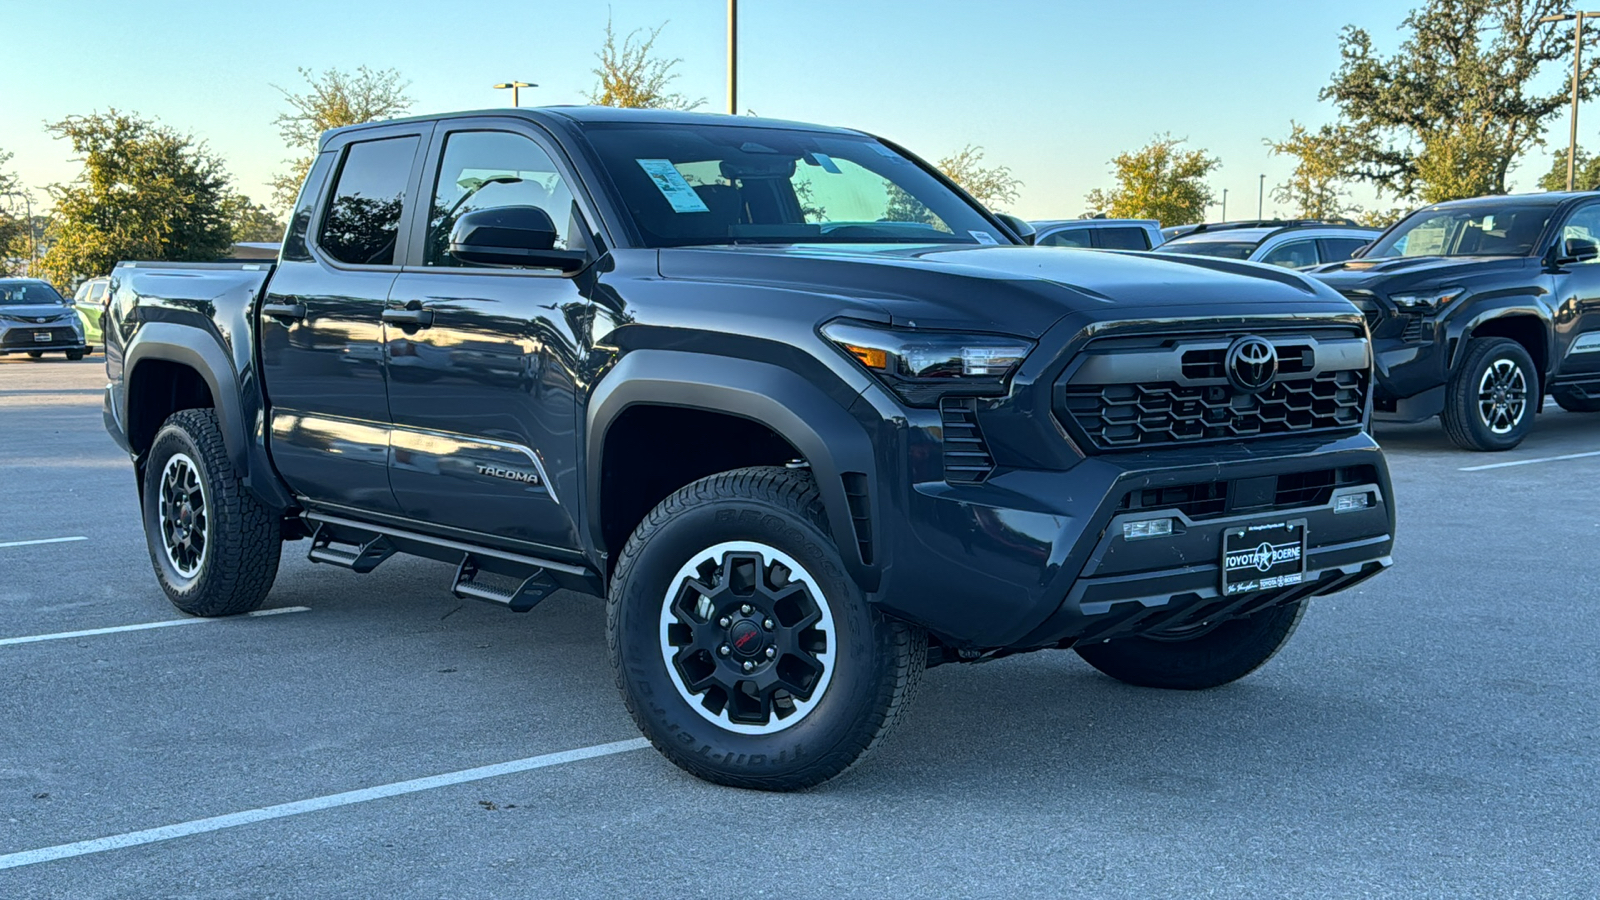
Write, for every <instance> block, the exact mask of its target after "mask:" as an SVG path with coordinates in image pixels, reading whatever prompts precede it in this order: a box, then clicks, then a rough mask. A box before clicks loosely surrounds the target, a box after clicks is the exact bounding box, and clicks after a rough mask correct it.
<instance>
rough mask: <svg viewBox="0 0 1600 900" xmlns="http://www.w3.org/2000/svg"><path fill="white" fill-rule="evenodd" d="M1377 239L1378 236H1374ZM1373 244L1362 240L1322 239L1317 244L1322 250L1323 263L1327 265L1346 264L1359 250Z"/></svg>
mask: <svg viewBox="0 0 1600 900" xmlns="http://www.w3.org/2000/svg"><path fill="white" fill-rule="evenodd" d="M1373 237H1377V235H1373ZM1369 243H1371V241H1370V240H1362V239H1361V238H1322V239H1321V240H1319V241H1317V244H1318V245H1319V246H1320V247H1321V248H1322V253H1321V256H1322V261H1323V262H1325V263H1334V262H1344V261H1345V260H1347V259H1349V258H1350V257H1352V256H1354V255H1355V252H1356V251H1357V250H1360V249H1361V248H1362V247H1365V246H1366V245H1367V244H1369Z"/></svg>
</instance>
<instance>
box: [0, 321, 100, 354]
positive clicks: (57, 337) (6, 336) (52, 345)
mask: <svg viewBox="0 0 1600 900" xmlns="http://www.w3.org/2000/svg"><path fill="white" fill-rule="evenodd" d="M41 335H42V336H45V337H46V339H45V340H42V341H41V340H39V337H40V336H41ZM88 349H89V345H88V344H87V343H86V342H85V341H84V339H83V335H82V333H80V332H79V331H78V330H77V328H75V327H73V325H72V324H70V323H68V324H63V323H60V322H50V323H44V324H37V325H32V324H26V323H24V324H17V323H15V322H0V356H4V355H5V354H8V353H28V352H35V353H36V352H39V351H41V350H42V351H47V352H52V353H59V352H61V351H63V350H84V351H87V350H88Z"/></svg>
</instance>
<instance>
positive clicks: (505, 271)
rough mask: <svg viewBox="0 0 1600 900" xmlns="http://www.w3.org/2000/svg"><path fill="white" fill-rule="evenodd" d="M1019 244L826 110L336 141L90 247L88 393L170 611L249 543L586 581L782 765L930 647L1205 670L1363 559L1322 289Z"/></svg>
mask: <svg viewBox="0 0 1600 900" xmlns="http://www.w3.org/2000/svg"><path fill="white" fill-rule="evenodd" d="M1026 231H1027V229H1026V226H1024V225H1022V224H1021V223H1019V222H1014V221H1011V220H1008V219H1005V218H1001V217H997V216H995V215H994V214H992V213H990V212H988V211H987V210H985V209H984V208H983V207H982V206H980V205H978V204H977V203H975V202H973V201H972V199H971V198H969V197H968V196H967V195H965V194H964V193H962V192H961V191H960V190H959V189H958V188H956V187H955V186H954V185H952V184H951V183H950V182H949V181H947V180H946V179H945V178H944V177H943V176H941V175H940V174H939V173H938V172H937V171H936V170H935V169H933V168H931V167H930V166H928V165H927V164H925V163H923V162H922V161H921V160H918V159H917V158H915V157H913V156H911V155H910V154H908V153H906V152H905V151H903V150H902V149H900V148H899V147H896V146H895V145H893V144H891V143H888V142H885V141H882V140H879V139H877V138H874V137H872V136H870V135H866V134H862V133H860V132H856V131H849V130H844V129H834V128H823V127H818V126H812V125H801V124H796V123H787V122H775V121H770V120H763V119H756V118H748V117H737V118H735V117H723V116H704V115H690V114H678V113H663V112H647V111H637V110H614V109H542V110H526V109H523V110H503V111H496V112H480V113H462V114H459V115H452V116H439V117H429V118H419V119H411V120H406V121H397V122H387V123H382V124H373V125H364V126H359V127H355V128H347V129H341V130H339V131H335V132H331V133H329V134H328V135H326V136H325V138H324V139H323V143H322V149H321V152H320V153H319V155H318V156H317V159H316V162H315V164H314V165H313V166H312V168H311V171H310V174H309V176H308V178H307V181H306V184H305V186H304V189H303V190H302V192H301V196H300V199H299V202H298V204H297V205H296V207H295V209H294V212H293V215H292V218H291V222H290V226H289V230H288V234H287V236H286V240H285V241H284V245H283V251H282V255H281V258H280V259H279V260H278V261H277V262H276V264H272V263H263V264H259V265H256V264H213V265H182V264H147V263H140V262H128V263H124V264H122V265H119V266H118V267H117V268H116V270H115V272H114V274H113V276H112V296H111V300H110V308H109V313H108V315H107V317H106V344H107V369H108V372H109V374H110V378H111V384H110V387H109V388H108V390H107V395H106V422H107V425H108V427H109V429H110V431H111V433H112V434H113V435H114V436H115V437H116V439H117V441H118V442H119V443H120V444H121V445H122V446H123V447H124V448H125V449H126V450H127V451H128V453H129V454H130V456H131V458H132V460H133V463H134V469H135V472H136V473H137V476H138V480H139V489H140V492H141V497H142V509H143V510H144V513H143V515H144V524H145V528H146V532H147V534H148V541H149V546H150V556H151V559H152V561H153V563H154V566H155V571H156V576H157V578H158V579H159V580H160V582H161V585H162V587H163V588H164V589H165V591H166V592H167V594H168V596H170V597H171V598H172V600H173V602H174V603H175V604H177V606H178V607H179V608H180V609H182V610H185V611H187V612H190V613H193V614H196V615H226V614H232V613H238V612H241V611H245V610H249V609H253V608H255V607H256V606H258V605H259V604H261V603H262V602H263V600H264V598H265V597H266V596H267V592H268V591H269V589H270V588H271V586H272V582H273V579H274V577H275V575H276V573H277V568H278V562H279V556H280V552H281V543H282V542H283V541H285V540H304V541H306V542H307V546H308V554H309V556H310V558H311V559H312V560H313V561H315V562H318V563H323V564H326V565H329V566H338V567H343V568H345V569H350V570H353V571H356V572H368V571H371V570H372V569H373V568H375V567H377V566H378V565H380V564H382V563H383V562H384V560H386V559H388V558H389V557H390V556H392V555H393V554H396V553H406V554H414V555H419V556H423V557H429V558H432V559H437V560H442V561H445V562H448V563H449V564H451V566H453V573H454V574H453V576H451V577H450V578H449V579H448V581H447V585H448V587H449V589H450V590H452V591H453V592H454V593H455V594H456V595H457V596H461V597H472V598H477V599H481V600H486V601H490V602H493V603H499V604H502V605H504V606H507V607H509V608H511V609H513V610H527V609H530V608H532V607H533V606H534V605H535V604H537V603H539V602H540V600H541V599H543V598H544V597H546V596H547V595H548V594H550V593H551V592H552V591H554V590H556V589H558V588H571V589H575V590H579V591H584V592H587V593H591V594H596V595H603V596H606V597H607V598H608V599H607V607H606V609H607V612H606V630H607V636H608V643H609V647H610V653H611V660H612V663H613V666H614V668H615V672H616V678H617V684H618V686H619V688H620V689H621V692H622V696H623V699H624V701H625V703H626V704H627V707H628V709H629V711H630V712H631V713H632V714H633V716H634V719H635V720H636V721H637V722H638V724H639V727H640V728H641V729H642V730H643V731H644V733H645V734H646V735H647V736H648V737H649V738H650V739H651V741H653V742H654V743H655V745H656V746H657V747H658V748H660V750H661V751H662V752H663V753H664V754H666V755H667V756H668V757H669V758H671V759H672V760H673V761H674V762H675V763H677V764H678V765H680V766H682V767H683V768H685V769H687V770H688V771H690V772H692V773H694V774H696V775H698V776H701V777H703V778H707V779H710V780H713V781H716V782H720V783H723V784H730V785H738V786H744V787H753V788H763V789H793V788H798V787H804V786H807V785H812V784H816V783H818V782H820V781H823V780H825V779H827V778H830V777H832V776H833V775H835V774H837V773H839V772H841V771H843V770H844V769H845V768H846V767H848V766H849V765H850V764H851V763H852V762H854V761H855V760H856V759H857V758H858V757H860V756H861V755H862V754H863V753H864V752H865V751H866V750H867V749H868V748H869V747H871V746H872V745H873V744H875V743H876V742H877V741H878V740H879V739H880V738H881V737H882V736H883V735H884V734H885V733H886V732H887V731H888V729H889V727H890V726H891V725H892V723H893V722H894V721H895V720H896V718H897V717H899V715H900V714H901V712H902V711H903V710H904V709H905V707H906V704H907V701H908V700H909V698H910V696H911V694H912V692H913V690H914V689H915V687H916V685H917V683H918V680H919V679H920V677H921V675H922V672H923V670H924V668H925V667H926V666H928V665H938V664H943V663H951V662H972V661H981V660H987V659H994V658H996V657H999V656H1004V655H1006V654H1010V653H1017V652H1021V651H1028V650H1041V649H1050V648H1055V649H1066V648H1071V649H1075V650H1076V651H1077V652H1078V653H1079V654H1081V655H1082V656H1083V658H1084V659H1086V660H1088V661H1089V662H1090V663H1091V664H1093V665H1094V666H1095V667H1097V668H1099V669H1100V670H1101V671H1104V672H1106V673H1108V674H1110V675H1112V676H1114V677H1116V678H1119V679H1122V680H1124V681H1127V682H1130V683H1133V684H1139V685H1147V686H1152V687H1166V688H1187V689H1192V688H1204V687H1211V686H1215V685H1219V684H1223V683H1226V682H1229V681H1232V680H1234V679H1237V678H1240V677H1243V676H1244V675H1246V674H1248V673H1249V672H1251V671H1252V670H1254V669H1255V668H1256V667H1258V666H1260V665H1261V664H1262V663H1264V662H1265V661H1266V660H1267V659H1268V658H1269V657H1271V656H1272V654H1273V653H1274V652H1276V650H1277V649H1278V648H1279V647H1280V646H1281V645H1282V644H1283V642H1284V641H1285V640H1287V639H1288V637H1289V635H1290V633H1291V632H1292V631H1293V630H1294V628H1295V625H1296V623H1297V622H1299V620H1300V616H1301V614H1302V612H1303V610H1304V608H1305V605H1306V602H1307V600H1308V598H1310V597H1312V596H1315V595H1319V594H1326V593H1329V592H1332V591H1337V590H1341V589H1343V588H1346V587H1349V586H1350V585H1353V584H1356V583H1358V582H1360V581H1362V580H1364V579H1366V578H1368V577H1370V576H1372V575H1374V574H1376V573H1377V572H1379V571H1381V570H1382V569H1383V568H1384V567H1385V566H1387V565H1388V564H1389V553H1390V548H1391V545H1392V542H1393V538H1392V534H1393V530H1394V514H1393V505H1392V498H1391V495H1390V483H1389V476H1388V470H1387V468H1386V466H1385V464H1384V459H1383V454H1382V453H1381V452H1380V451H1379V449H1378V447H1377V445H1376V444H1375V443H1374V442H1373V440H1372V438H1371V437H1370V436H1369V435H1368V434H1367V431H1366V423H1367V417H1368V414H1369V408H1370V396H1369V392H1370V382H1369V378H1370V372H1371V353H1370V349H1369V346H1368V342H1367V336H1366V327H1365V325H1364V324H1363V322H1362V319H1361V315H1360V313H1359V312H1358V311H1357V310H1356V309H1355V308H1354V307H1352V306H1351V305H1350V303H1349V302H1347V301H1346V300H1345V299H1343V298H1342V297H1340V296H1339V295H1338V294H1336V293H1335V292H1333V291H1332V290H1330V289H1328V288H1326V287H1323V286H1321V285H1319V284H1317V283H1316V282H1314V281H1311V280H1309V279H1306V278H1304V277H1302V276H1300V275H1298V274H1295V273H1293V272H1287V271H1278V270H1268V269H1265V268H1263V267H1258V266H1252V265H1249V264H1244V263H1235V262H1230V261H1226V260H1213V259H1194V260H1188V261H1183V260H1163V259H1155V258H1150V257H1146V256H1141V255H1138V254H1119V253H1111V252H1100V251H1079V250H1064V249H1055V248H1048V247H1029V246H1026V239H1025V234H1026Z"/></svg>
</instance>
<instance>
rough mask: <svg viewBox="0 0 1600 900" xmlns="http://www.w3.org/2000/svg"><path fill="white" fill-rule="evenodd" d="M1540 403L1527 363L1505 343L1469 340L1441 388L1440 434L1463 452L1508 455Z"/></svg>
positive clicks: (1521, 350) (1505, 340) (1517, 346)
mask: <svg viewBox="0 0 1600 900" xmlns="http://www.w3.org/2000/svg"><path fill="white" fill-rule="evenodd" d="M1540 397H1541V393H1540V388H1539V373H1538V372H1537V371H1536V370H1535V369H1534V365H1533V357H1531V356H1529V355H1528V351H1527V350H1526V349H1525V348H1524V347H1523V346H1522V345H1521V344H1519V343H1517V342H1516V341H1514V340H1512V339H1510V338H1503V337H1490V338H1473V339H1472V340H1471V341H1468V342H1467V347H1466V352H1465V353H1464V354H1463V358H1462V360H1461V364H1460V365H1459V366H1457V367H1456V371H1455V374H1454V375H1451V376H1450V382H1449V384H1447V385H1446V387H1445V403H1444V412H1443V413H1441V414H1440V419H1441V420H1442V421H1443V422H1444V431H1445V434H1447V435H1449V436H1450V440H1452V441H1454V442H1455V444H1456V446H1458V447H1461V448H1462V449H1464V450H1489V451H1500V450H1510V449H1512V448H1513V447H1515V446H1517V445H1518V444H1520V443H1522V440H1523V438H1526V437H1527V436H1528V433H1529V432H1530V431H1532V430H1533V414H1534V411H1535V410H1536V409H1537V408H1538V405H1539V400H1540Z"/></svg>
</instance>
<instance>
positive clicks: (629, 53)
mask: <svg viewBox="0 0 1600 900" xmlns="http://www.w3.org/2000/svg"><path fill="white" fill-rule="evenodd" d="M665 27H667V23H665V22H662V23H661V24H660V25H657V26H656V27H655V28H654V29H651V30H650V31H649V32H645V31H644V29H641V28H636V29H634V30H633V31H630V32H628V35H627V37H625V38H623V39H622V46H620V47H618V46H617V33H616V30H615V29H614V28H612V26H611V19H610V18H607V19H606V42H605V44H603V45H601V47H600V52H598V53H596V54H595V58H596V59H598V60H599V61H600V65H598V66H596V67H595V69H594V74H595V75H596V76H597V77H598V78H599V79H600V80H599V81H598V82H597V83H596V84H595V86H594V89H593V90H591V91H590V92H589V102H590V103H593V104H596V105H598V106H624V107H630V108H633V109H697V108H699V107H700V106H701V105H702V104H704V103H705V102H706V101H705V99H704V98H701V99H699V100H690V99H689V98H688V97H685V96H684V95H683V94H679V93H676V92H673V91H669V90H668V89H667V88H668V86H669V85H671V84H672V82H674V81H676V80H677V78H678V75H677V73H676V72H674V71H672V69H673V67H674V66H676V65H677V64H678V63H680V62H683V60H681V59H676V58H675V59H662V58H661V57H658V56H656V55H655V46H656V38H658V37H660V36H661V29H663V28H665Z"/></svg>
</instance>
